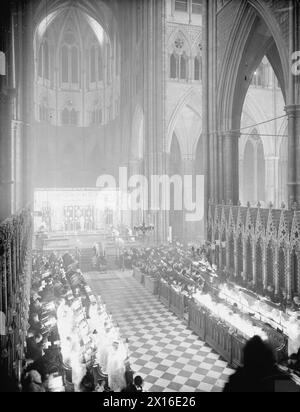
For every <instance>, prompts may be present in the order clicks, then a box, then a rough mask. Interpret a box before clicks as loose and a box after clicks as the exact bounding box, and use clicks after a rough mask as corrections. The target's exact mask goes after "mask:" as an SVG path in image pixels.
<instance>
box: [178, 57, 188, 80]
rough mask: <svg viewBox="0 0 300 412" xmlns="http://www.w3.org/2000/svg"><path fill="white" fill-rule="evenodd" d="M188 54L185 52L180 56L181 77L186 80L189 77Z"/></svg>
mask: <svg viewBox="0 0 300 412" xmlns="http://www.w3.org/2000/svg"><path fill="white" fill-rule="evenodd" d="M187 62H188V59H187V56H186V54H185V53H183V54H182V55H181V57H180V79H182V80H186V79H187Z"/></svg>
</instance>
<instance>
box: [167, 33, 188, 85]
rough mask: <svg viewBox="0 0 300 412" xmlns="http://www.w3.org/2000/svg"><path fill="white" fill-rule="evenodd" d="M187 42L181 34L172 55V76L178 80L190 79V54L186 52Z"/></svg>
mask: <svg viewBox="0 0 300 412" xmlns="http://www.w3.org/2000/svg"><path fill="white" fill-rule="evenodd" d="M185 50H186V48H185V42H184V40H183V39H182V38H181V37H180V36H179V37H178V38H177V39H176V40H175V42H174V45H173V52H172V54H171V55H170V78H171V79H174V80H175V79H177V80H188V62H189V59H188V55H187V53H186V51H185Z"/></svg>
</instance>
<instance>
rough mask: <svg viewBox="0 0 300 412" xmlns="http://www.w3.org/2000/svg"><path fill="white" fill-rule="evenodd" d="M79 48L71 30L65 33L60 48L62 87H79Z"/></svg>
mask: <svg viewBox="0 0 300 412" xmlns="http://www.w3.org/2000/svg"><path fill="white" fill-rule="evenodd" d="M79 60H80V56H79V49H78V46H77V45H76V39H75V36H74V34H73V33H72V32H70V31H68V32H66V33H65V35H64V38H63V44H62V46H61V49H60V72H61V82H62V87H63V88H67V89H69V88H72V89H74V88H75V89H77V88H79V83H80V74H79V71H80V65H79Z"/></svg>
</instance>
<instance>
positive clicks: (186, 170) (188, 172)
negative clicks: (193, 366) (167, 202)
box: [182, 154, 197, 240]
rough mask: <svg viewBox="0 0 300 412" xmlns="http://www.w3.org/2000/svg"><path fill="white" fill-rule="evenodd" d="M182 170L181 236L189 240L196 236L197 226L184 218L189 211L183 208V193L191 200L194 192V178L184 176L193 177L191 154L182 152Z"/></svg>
mask: <svg viewBox="0 0 300 412" xmlns="http://www.w3.org/2000/svg"><path fill="white" fill-rule="evenodd" d="M182 171H183V173H182V174H183V196H184V197H183V209H184V211H183V214H182V215H183V216H182V218H183V237H184V239H185V240H191V239H193V238H196V237H197V233H196V228H197V224H196V223H197V222H189V221H187V220H186V215H187V213H189V211H187V210H185V206H186V205H185V201H184V199H185V197H186V195H185V193H188V194H189V195H188V196H187V198H188V199H190V201H191V202H192V200H193V199H192V197H193V195H194V193H195V189H196V185H195V183H194V181H193V180H194V179H186V180H185V176H186V177H187V176H192V177H194V161H193V155H191V154H184V155H183V159H182Z"/></svg>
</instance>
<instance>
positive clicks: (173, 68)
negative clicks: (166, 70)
mask: <svg viewBox="0 0 300 412" xmlns="http://www.w3.org/2000/svg"><path fill="white" fill-rule="evenodd" d="M177 77H178V56H177V55H176V54H175V53H172V54H171V56H170V78H171V79H177Z"/></svg>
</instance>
